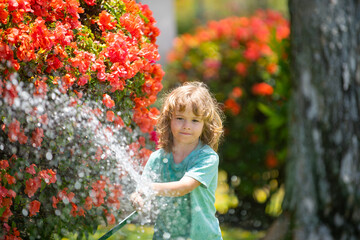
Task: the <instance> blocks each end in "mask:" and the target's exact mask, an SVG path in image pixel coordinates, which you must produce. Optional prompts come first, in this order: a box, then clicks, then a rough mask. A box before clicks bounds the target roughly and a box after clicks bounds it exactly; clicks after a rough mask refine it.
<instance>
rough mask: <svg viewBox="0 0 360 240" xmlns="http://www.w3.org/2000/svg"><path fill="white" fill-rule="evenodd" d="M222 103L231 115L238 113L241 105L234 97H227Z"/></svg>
mask: <svg viewBox="0 0 360 240" xmlns="http://www.w3.org/2000/svg"><path fill="white" fill-rule="evenodd" d="M224 104H225V109H228V110H230V111H231V113H232V114H233V115H238V114H239V113H240V110H241V107H240V105H239V104H238V103H237V102H236V101H235V100H234V99H232V98H229V99H227V100H226V101H225V103H224Z"/></svg>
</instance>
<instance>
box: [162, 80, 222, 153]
mask: <svg viewBox="0 0 360 240" xmlns="http://www.w3.org/2000/svg"><path fill="white" fill-rule="evenodd" d="M189 105H190V106H191V107H192V111H193V113H194V115H196V116H200V117H201V118H202V119H203V120H204V127H203V132H202V134H201V136H200V140H201V141H202V142H203V143H205V144H207V145H209V146H210V147H211V148H212V149H214V151H217V150H218V147H219V142H220V139H221V137H222V136H223V132H224V131H223V123H222V121H223V116H224V114H223V112H222V111H221V110H220V108H219V105H218V103H217V101H216V99H215V98H214V97H213V96H212V95H211V93H210V91H209V89H208V88H207V86H206V85H205V84H204V83H201V82H186V83H184V84H183V85H182V86H180V87H177V88H175V89H174V90H173V91H171V92H170V93H168V94H167V95H166V96H165V97H164V100H163V106H162V108H161V112H160V116H159V117H158V120H157V124H156V131H157V133H158V136H159V145H158V147H159V148H163V149H164V150H165V151H166V152H171V151H172V148H173V136H172V133H171V118H172V116H173V113H174V112H175V110H178V111H180V112H183V111H185V109H186V106H189Z"/></svg>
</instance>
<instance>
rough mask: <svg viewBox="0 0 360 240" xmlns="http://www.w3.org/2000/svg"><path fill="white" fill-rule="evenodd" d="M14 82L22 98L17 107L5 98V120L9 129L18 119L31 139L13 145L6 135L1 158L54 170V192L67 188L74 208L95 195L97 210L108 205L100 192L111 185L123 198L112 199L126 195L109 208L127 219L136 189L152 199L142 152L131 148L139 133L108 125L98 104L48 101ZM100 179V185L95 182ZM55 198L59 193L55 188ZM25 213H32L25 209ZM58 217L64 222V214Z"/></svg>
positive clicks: (61, 98) (62, 98)
mask: <svg viewBox="0 0 360 240" xmlns="http://www.w3.org/2000/svg"><path fill="white" fill-rule="evenodd" d="M10 82H11V84H13V86H16V90H17V93H18V96H17V97H16V98H15V99H14V101H13V103H12V104H11V103H10V102H9V101H8V100H7V99H0V107H1V110H0V114H1V116H2V121H3V123H4V124H5V125H6V126H10V125H11V124H12V123H13V122H14V121H15V120H14V119H16V121H18V122H20V130H18V131H17V133H23V135H25V136H28V138H29V139H28V140H27V141H25V140H24V139H23V140H21V139H20V137H19V136H20V135H21V134H20V135H19V134H18V135H17V136H15V138H14V139H13V141H9V140H8V139H7V136H5V135H0V153H1V152H3V154H10V155H12V154H15V155H17V156H18V157H20V158H22V159H27V161H22V163H20V162H19V163H18V164H20V165H17V167H19V168H20V169H25V168H26V167H28V166H29V165H31V164H35V165H36V166H37V167H38V168H42V169H45V168H52V169H55V170H56V173H57V174H56V178H57V180H56V183H55V184H56V187H55V189H62V186H67V188H69V191H72V192H75V198H74V199H73V200H72V202H74V203H75V204H80V202H81V201H80V199H84V198H86V197H88V196H90V197H91V198H92V201H93V206H100V205H101V204H103V202H102V198H101V193H102V191H101V189H99V188H101V186H102V187H103V185H102V184H105V183H108V184H110V185H111V186H112V187H111V188H110V191H111V190H113V191H115V192H116V191H119V190H120V191H121V195H117V194H115V195H114V194H113V193H110V197H114V198H119V196H121V197H120V200H119V201H121V203H120V202H118V199H112V200H111V201H112V202H111V201H108V202H110V203H112V204H109V208H112V210H113V211H115V212H116V211H117V212H121V213H124V214H127V213H129V211H132V207H131V204H130V202H129V199H128V198H129V196H130V194H131V193H132V192H133V191H134V190H135V189H136V188H141V189H143V191H144V192H145V194H146V195H147V196H150V195H151V194H152V193H150V192H149V189H150V188H149V185H147V184H148V183H149V182H148V181H143V179H141V175H140V173H141V169H142V163H141V161H139V160H138V159H136V158H137V152H136V150H134V149H131V148H130V147H129V145H130V144H131V143H133V142H136V141H137V138H138V137H139V136H140V135H141V133H140V131H139V130H133V131H131V132H130V131H129V130H128V129H126V128H125V127H117V126H115V125H114V124H113V123H111V122H107V121H105V120H104V117H103V115H104V114H103V113H104V112H105V111H106V110H105V109H103V106H102V105H101V104H99V103H97V102H96V101H92V100H88V99H85V97H83V98H81V100H80V99H78V98H76V97H70V96H68V95H66V94H62V93H61V92H60V91H59V90H57V89H55V90H53V91H52V92H51V93H49V94H47V95H45V96H33V94H31V92H32V91H33V89H31V88H30V89H27V88H28V87H26V88H25V86H24V84H23V83H22V82H20V83H19V82H17V80H16V77H13V78H12V79H11V81H9V83H10ZM9 83H8V84H9ZM5 87H8V86H5ZM84 99H85V100H84ZM119 114H120V113H119ZM37 129H38V130H37ZM9 131H10V130H9ZM37 133H38V134H37ZM8 136H9V135H8ZM30 136H32V137H31V139H30ZM39 136H40V137H39ZM21 141H22V143H21V144H20V142H21ZM24 142H25V143H24ZM21 164H22V165H21ZM21 174H24V173H19V175H21ZM98 179H100V180H101V181H100V182H99V181H97V182H96V180H98ZM94 182H96V183H97V184H98V185H96V184H94ZM100 185H101V186H100ZM51 194H52V195H56V191H55V190H54V189H52V190H51ZM51 194H50V195H51ZM99 194H100V195H99ZM50 195H49V197H50ZM113 195H114V196H113ZM63 202H64V203H65V205H66V204H69V203H70V202H71V201H70V200H69V199H67V200H66V198H65V200H63ZM119 206H120V207H119ZM119 210H120V211H119ZM22 212H23V214H24V215H27V214H28V212H27V210H26V209H25V208H24V209H23V211H22ZM55 214H56V215H59V216H60V217H64V216H62V214H61V211H60V210H59V209H57V210H56V211H55ZM123 216H124V215H123ZM117 217H121V215H118V216H117ZM119 220H120V219H119ZM147 221H148V220H145V221H144V222H143V223H145V222H147Z"/></svg>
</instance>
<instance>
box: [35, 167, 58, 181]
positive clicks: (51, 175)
mask: <svg viewBox="0 0 360 240" xmlns="http://www.w3.org/2000/svg"><path fill="white" fill-rule="evenodd" d="M39 176H40V178H41V179H44V181H45V182H46V183H47V184H50V183H55V182H56V173H55V172H54V171H53V170H52V169H47V170H42V171H40V172H39Z"/></svg>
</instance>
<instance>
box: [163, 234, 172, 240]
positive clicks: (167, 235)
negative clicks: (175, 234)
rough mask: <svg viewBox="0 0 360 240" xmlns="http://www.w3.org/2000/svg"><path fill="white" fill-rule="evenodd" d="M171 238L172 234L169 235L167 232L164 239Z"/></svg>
mask: <svg viewBox="0 0 360 240" xmlns="http://www.w3.org/2000/svg"><path fill="white" fill-rule="evenodd" d="M170 237H171V234H170V233H167V232H166V233H164V234H163V238H164V239H170Z"/></svg>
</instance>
